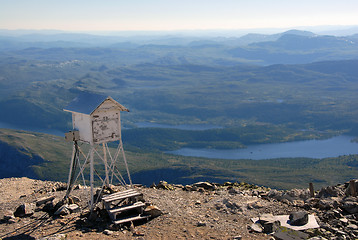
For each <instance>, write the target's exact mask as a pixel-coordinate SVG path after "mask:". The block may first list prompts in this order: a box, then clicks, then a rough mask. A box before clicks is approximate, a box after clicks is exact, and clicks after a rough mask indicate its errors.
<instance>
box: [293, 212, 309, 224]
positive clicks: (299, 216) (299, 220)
mask: <svg viewBox="0 0 358 240" xmlns="http://www.w3.org/2000/svg"><path fill="white" fill-rule="evenodd" d="M289 219H290V225H293V226H303V225H305V224H307V223H308V213H307V212H305V211H299V212H292V213H291V214H290V216H289Z"/></svg>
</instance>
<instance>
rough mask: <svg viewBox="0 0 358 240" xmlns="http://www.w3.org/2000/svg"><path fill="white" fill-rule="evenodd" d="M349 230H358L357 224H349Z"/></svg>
mask: <svg viewBox="0 0 358 240" xmlns="http://www.w3.org/2000/svg"><path fill="white" fill-rule="evenodd" d="M347 228H348V229H351V230H358V226H357V225H355V224H348V226H347Z"/></svg>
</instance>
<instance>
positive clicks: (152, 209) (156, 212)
mask: <svg viewBox="0 0 358 240" xmlns="http://www.w3.org/2000/svg"><path fill="white" fill-rule="evenodd" d="M144 214H145V215H150V216H151V217H152V218H155V217H159V216H160V215H162V214H163V212H162V211H161V210H160V209H159V208H158V207H157V206H148V207H146V208H145V209H144Z"/></svg>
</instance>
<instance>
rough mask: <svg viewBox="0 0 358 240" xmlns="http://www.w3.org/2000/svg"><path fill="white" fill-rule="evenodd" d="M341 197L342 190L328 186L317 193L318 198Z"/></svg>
mask: <svg viewBox="0 0 358 240" xmlns="http://www.w3.org/2000/svg"><path fill="white" fill-rule="evenodd" d="M343 195H344V192H343V189H341V188H339V187H337V186H328V187H326V188H322V189H321V190H320V191H319V193H318V197H319V198H327V197H339V196H343Z"/></svg>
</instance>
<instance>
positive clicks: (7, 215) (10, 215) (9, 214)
mask: <svg viewBox="0 0 358 240" xmlns="http://www.w3.org/2000/svg"><path fill="white" fill-rule="evenodd" d="M12 218H15V216H14V213H13V212H12V211H10V210H7V211H5V213H4V218H3V219H4V220H5V221H7V220H9V219H12Z"/></svg>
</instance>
